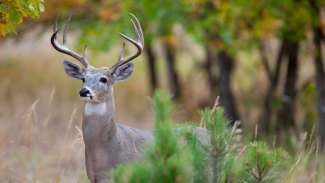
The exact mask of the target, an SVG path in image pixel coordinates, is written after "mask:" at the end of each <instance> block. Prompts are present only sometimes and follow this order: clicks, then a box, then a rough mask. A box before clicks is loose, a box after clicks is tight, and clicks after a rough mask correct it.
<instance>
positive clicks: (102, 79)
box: [99, 77, 107, 83]
mask: <svg viewBox="0 0 325 183" xmlns="http://www.w3.org/2000/svg"><path fill="white" fill-rule="evenodd" d="M99 81H100V82H102V83H107V79H106V78H104V77H103V78H100V79H99Z"/></svg>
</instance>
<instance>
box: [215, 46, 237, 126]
mask: <svg viewBox="0 0 325 183" xmlns="http://www.w3.org/2000/svg"><path fill="white" fill-rule="evenodd" d="M217 57H218V66H219V89H220V104H221V105H222V106H223V107H224V109H225V115H226V116H227V117H228V118H229V119H230V122H231V125H233V124H234V122H235V121H236V120H239V115H238V111H237V108H236V103H235V97H234V94H233V92H232V90H231V76H232V71H233V67H234V60H233V58H231V57H230V55H228V53H226V52H225V51H220V52H219V53H218V56H217Z"/></svg>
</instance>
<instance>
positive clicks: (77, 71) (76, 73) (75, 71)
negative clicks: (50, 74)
mask: <svg viewBox="0 0 325 183" xmlns="http://www.w3.org/2000/svg"><path fill="white" fill-rule="evenodd" d="M63 66H64V70H65V72H66V73H67V74H68V75H69V76H71V77H73V78H75V79H82V78H83V69H82V68H81V67H80V66H79V65H77V64H74V63H72V62H69V61H66V60H64V61H63Z"/></svg>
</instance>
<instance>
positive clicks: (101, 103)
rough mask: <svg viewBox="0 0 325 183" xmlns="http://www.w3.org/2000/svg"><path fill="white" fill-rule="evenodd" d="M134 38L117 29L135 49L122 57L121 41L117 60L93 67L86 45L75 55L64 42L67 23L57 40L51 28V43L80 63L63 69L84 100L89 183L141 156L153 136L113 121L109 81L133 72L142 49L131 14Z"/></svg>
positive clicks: (106, 178) (101, 182)
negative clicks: (77, 83) (78, 82)
mask: <svg viewBox="0 0 325 183" xmlns="http://www.w3.org/2000/svg"><path fill="white" fill-rule="evenodd" d="M131 16H132V18H131V22H132V24H133V27H134V30H135V34H136V39H131V38H130V37H128V36H126V35H124V34H122V33H121V36H122V37H123V38H124V39H125V40H126V41H127V42H129V43H131V44H132V45H134V46H135V47H136V49H137V52H136V53H135V54H133V55H131V56H129V57H124V55H123V51H124V45H125V44H124V43H123V48H122V51H121V54H120V57H119V60H118V62H117V63H116V64H115V65H113V66H112V67H100V68H95V67H93V66H92V65H90V64H89V62H88V60H87V58H86V57H87V54H86V49H85V50H84V53H83V55H79V54H77V53H75V52H74V51H72V50H70V49H69V48H68V47H67V46H66V32H67V24H68V23H66V24H65V27H64V30H63V41H62V44H60V43H59V42H58V41H57V34H58V32H59V31H58V30H57V29H56V28H55V30H54V33H53V35H52V37H51V43H52V45H53V47H54V48H55V49H56V50H57V51H59V52H61V53H64V54H67V55H70V56H72V57H73V58H75V59H76V60H78V61H79V62H80V63H81V64H82V66H83V67H80V66H79V65H77V64H74V63H72V62H69V61H66V60H65V61H64V62H63V65H64V69H65V71H66V73H67V74H68V75H69V76H71V77H73V78H75V79H78V80H81V81H82V82H83V87H82V89H81V90H80V92H79V94H80V97H81V98H82V99H84V101H85V106H84V112H83V123H82V132H83V139H84V143H85V158H86V170H87V175H88V177H89V179H90V181H91V182H92V183H104V182H110V181H111V178H110V171H111V170H112V168H114V167H115V166H116V165H118V164H120V163H122V162H126V161H130V160H135V159H138V158H139V157H141V154H142V152H141V151H142V147H143V144H144V143H145V142H150V141H152V140H153V134H152V132H150V131H145V130H141V129H136V128H131V127H127V126H124V125H122V124H120V123H116V122H115V120H114V115H115V103H114V94H113V85H114V84H115V83H117V82H118V81H122V80H125V79H127V78H128V77H129V76H130V75H131V74H132V72H133V64H132V63H130V62H131V61H132V60H133V59H135V58H137V57H138V56H139V55H140V54H141V52H142V50H143V42H144V40H143V33H142V29H141V25H140V23H139V21H138V19H137V18H136V17H135V16H134V15H131Z"/></svg>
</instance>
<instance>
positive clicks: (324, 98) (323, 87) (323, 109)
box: [313, 27, 325, 150]
mask: <svg viewBox="0 0 325 183" xmlns="http://www.w3.org/2000/svg"><path fill="white" fill-rule="evenodd" d="M313 32H314V45H315V58H314V65H315V72H316V87H317V98H318V100H317V111H318V129H319V130H318V133H319V143H320V147H321V149H322V150H324V147H325V74H324V64H323V57H322V51H321V34H322V33H321V29H320V27H315V28H314V30H313Z"/></svg>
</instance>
